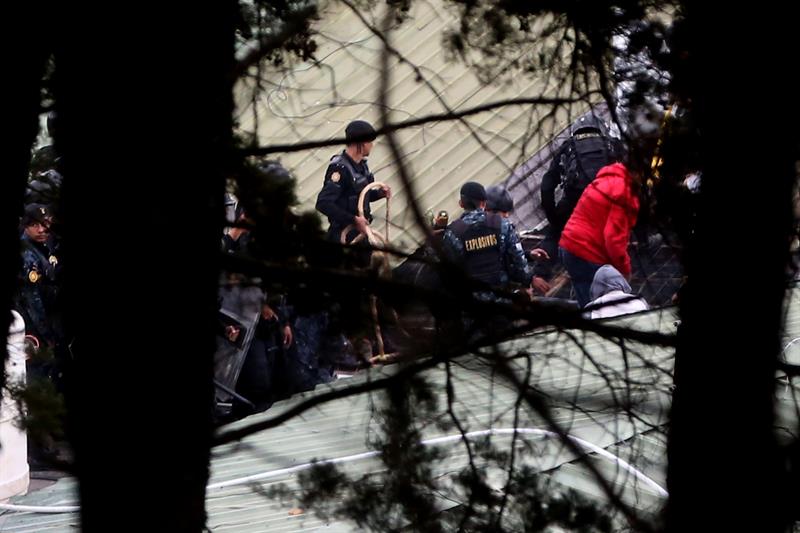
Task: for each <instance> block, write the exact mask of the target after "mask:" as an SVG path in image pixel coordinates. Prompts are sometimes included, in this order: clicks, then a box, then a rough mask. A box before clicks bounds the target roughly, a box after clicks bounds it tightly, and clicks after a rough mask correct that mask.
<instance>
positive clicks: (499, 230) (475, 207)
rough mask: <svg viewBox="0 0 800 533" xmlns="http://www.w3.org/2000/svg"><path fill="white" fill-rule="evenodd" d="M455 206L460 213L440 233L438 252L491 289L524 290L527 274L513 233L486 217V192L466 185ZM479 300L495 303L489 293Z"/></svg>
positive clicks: (477, 185)
mask: <svg viewBox="0 0 800 533" xmlns="http://www.w3.org/2000/svg"><path fill="white" fill-rule="evenodd" d="M459 204H460V205H461V207H462V208H464V213H463V214H462V215H461V217H460V218H459V219H458V220H456V221H455V222H453V223H451V224H450V225H449V226H448V227H447V230H446V231H445V232H444V236H443V238H442V248H443V251H444V253H445V254H446V256H447V258H448V259H450V260H451V261H453V262H454V263H456V264H459V265H462V266H463V267H464V270H465V271H466V273H467V275H468V276H469V277H470V278H472V279H475V280H477V281H481V282H483V283H486V284H487V285H489V286H492V287H499V288H508V287H509V284H510V283H511V282H514V283H518V284H521V285H523V286H524V287H525V288H527V287H528V286H529V285H530V283H531V277H532V276H531V272H530V270H529V268H528V261H527V259H526V258H525V252H524V251H523V249H522V243H520V241H519V237H518V236H517V233H516V232H515V231H514V229H513V227H512V226H511V224H510V223H509V222H508V220H507V219H505V218H503V217H502V216H501V215H499V214H497V213H487V212H486V211H484V208H485V207H486V190H485V189H484V188H483V185H481V184H480V183H476V182H474V181H470V182H467V183H465V184H464V185H463V186H462V187H461V199H460V201H459ZM477 295H478V296H479V297H481V298H487V299H492V300H494V299H496V298H495V297H494V296H493V295H492V293H491V292H490V291H480V292H478V293H477Z"/></svg>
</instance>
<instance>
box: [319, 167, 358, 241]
mask: <svg viewBox="0 0 800 533" xmlns="http://www.w3.org/2000/svg"><path fill="white" fill-rule="evenodd" d="M334 172H338V173H339V176H340V178H339V181H338V182H337V181H334V180H333V179H331V176H332V175H333V173H334ZM345 172H346V170H344V169H342V168H339V167H337V166H336V165H331V166H329V167H328V171H327V172H326V173H325V182H324V183H323V185H322V190H321V191H319V194H318V195H317V204H316V209H317V211H319V212H320V213H322V214H323V215H325V216H327V217H328V218H330V219H331V220H332V221H333V222H334V223H336V224H339V225H342V226H347V225H348V224H352V223H353V220H354V218H355V217H354V216H353V214H352V213H349V212H347V210H345V209H343V208H342V207H341V206H340V205H339V200H340V198H341V196H342V194H343V192H344V191H343V190H342V185H341V180H342V179H346V176H345V175H344V174H345Z"/></svg>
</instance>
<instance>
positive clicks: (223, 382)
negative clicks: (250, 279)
mask: <svg viewBox="0 0 800 533" xmlns="http://www.w3.org/2000/svg"><path fill="white" fill-rule="evenodd" d="M259 315H260V313H257V312H251V313H247V315H246V316H242V315H240V314H238V313H235V312H234V311H231V310H230V309H220V311H219V315H218V316H219V321H220V323H221V325H222V328H221V331H222V332H226V331H228V332H230V328H236V330H238V334H237V335H236V336H235V338H233V340H232V339H231V338H229V336H228V335H226V334H224V333H223V334H218V335H217V349H216V352H215V353H214V383H215V385H216V387H215V391H216V392H215V399H216V404H217V409H218V411H220V412H221V413H223V414H227V413H228V412H230V408H231V402H232V400H233V398H234V397H235V396H236V394H235V392H234V390H235V389H236V382H237V381H238V379H239V373H240V372H241V370H242V366H243V365H244V359H245V357H246V356H247V351H248V350H249V349H250V344H251V343H252V342H253V335H254V334H255V330H256V324H257V323H258V319H259Z"/></svg>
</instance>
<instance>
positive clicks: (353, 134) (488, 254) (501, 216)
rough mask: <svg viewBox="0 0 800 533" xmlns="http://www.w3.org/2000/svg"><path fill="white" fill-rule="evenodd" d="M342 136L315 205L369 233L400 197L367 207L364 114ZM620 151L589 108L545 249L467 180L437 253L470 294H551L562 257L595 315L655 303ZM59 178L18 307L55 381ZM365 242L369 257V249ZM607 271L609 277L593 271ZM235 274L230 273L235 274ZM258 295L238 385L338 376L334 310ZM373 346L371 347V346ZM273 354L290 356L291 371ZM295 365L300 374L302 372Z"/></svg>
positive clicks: (332, 226)
mask: <svg viewBox="0 0 800 533" xmlns="http://www.w3.org/2000/svg"><path fill="white" fill-rule="evenodd" d="M345 136H346V146H345V148H344V150H343V151H342V152H341V153H338V154H336V155H334V156H333V157H332V158H331V160H330V164H329V165H328V167H327V169H326V172H325V176H324V180H323V186H322V189H321V191H320V192H319V195H318V197H317V201H316V208H317V210H318V211H319V212H321V213H322V214H323V215H325V216H326V217H327V218H328V221H329V228H328V233H327V238H328V239H329V240H330V241H334V242H336V243H342V242H345V243H346V242H350V241H352V240H353V238H354V237H356V236H357V235H358V234H360V233H361V234H363V233H366V232H367V230H368V226H369V224H370V223H371V222H372V215H371V211H370V208H369V204H370V203H371V202H374V201H376V200H380V199H383V198H390V197H391V194H392V191H391V188H390V187H388V186H386V185H382V186H380V187H379V188H376V189H373V190H371V191H370V192H369V194H368V195H367V197H366V199H367V201H366V202H365V204H364V205H363V206H362V210H359V206H358V199H359V195H360V193H361V192H362V190H364V188H365V187H367V186H369V185H370V184H372V183H374V182H375V177H374V175H373V174H372V172H371V171H370V169H369V166H368V164H367V158H368V156H369V155H370V153H371V151H372V148H373V143H374V142H375V140H376V138H377V133H376V131H375V129H374V128H373V127H372V126H371V125H370V124H369V123H368V122H366V121H363V120H356V121H353V122H351V123H350V124H348V125H347V127H346V129H345ZM45 151H46V150H45ZM622 159H623V155H622V152H621V150H620V149H619V147H618V145H617V144H615V142H614V141H613V139H611V138H610V137H609V136H608V135H607V132H606V131H605V130H604V129H603V127H602V123H601V121H599V120H598V119H596V117H592V116H588V117H585V118H584V119H582V120H581V121H579V122H578V123H577V124H576V126H574V127H573V129H572V131H571V132H570V136H569V138H568V139H567V140H566V141H565V142H564V143H563V144H562V145H561V146H560V147H559V149H558V151H557V152H556V154H555V156H554V158H553V162H552V164H551V166H550V168H549V169H548V171H547V172H546V173H545V175H544V178H543V182H542V187H541V191H542V192H541V194H542V198H541V200H542V206H543V208H544V211H545V213H546V215H547V218H548V221H549V226H548V228H547V231H546V236H545V239H544V241H543V242H542V243H541V245H540V247H539V248H535V249H533V250H531V251H527V252H526V250H525V249H524V248H523V245H522V243H521V241H520V237H519V235H518V234H517V231H516V229H515V227H514V225H513V224H512V223H511V221H510V219H509V215H510V213H511V212H512V211H513V209H514V205H513V200H512V198H511V196H510V194H509V192H508V191H507V190H506V189H504V188H503V187H501V186H493V187H489V188H488V189H486V188H484V186H483V185H481V184H479V183H476V182H467V183H464V184H463V186H462V187H461V188H460V194H459V202H460V206H461V208H462V209H463V213H462V214H461V215H460V216H459V217H458V218H457V219H455V220H453V221H450V220H449V219H448V215H447V213H446V212H440V213H438V215H436V216H435V217H432V220H431V225H432V229H433V230H434V234H435V235H436V236H437V238H438V239H440V240H439V244H438V245H437V246H436V248H437V250H441V253H442V255H443V257H438V258H437V259H438V260H444V261H445V262H448V263H450V264H452V265H455V266H457V267H460V268H461V269H462V270H463V272H464V273H465V274H466V277H467V278H468V279H471V280H473V281H474V282H475V285H474V292H473V294H474V296H475V297H476V298H478V299H483V300H494V301H498V300H502V299H503V292H504V291H505V292H509V289H512V288H517V289H518V292H520V290H521V291H522V292H525V293H527V294H528V295H529V296H531V297H533V296H544V295H547V294H548V292H549V291H550V288H551V286H550V283H551V280H552V275H553V267H554V265H558V264H559V263H560V262H563V265H564V266H565V267H566V269H567V271H568V272H569V274H570V277H571V278H572V282H573V286H574V289H575V295H576V297H577V300H578V304H579V305H580V306H581V307H586V308H587V309H588V311H587V316H591V317H596V316H610V315H612V314H613V313H611V312H600V313H597V312H595V313H594V314H592V311H593V309H592V307H591V306H592V303H591V300H595V301H602V302H603V303H604V305H605V306H606V307H608V306H609V304H610V303H611V304H613V303H614V301H615V300H618V301H619V302H620V306H622V307H621V308H623V307H624V311H623V312H630V311H635V310H639V309H645V308H646V307H647V304H646V303H645V302H643V301H640V302H639V303H638V304H636V303H634V304H631V303H630V302H631V301H633V300H635V299H634V298H632V297H631V295H630V292H631V290H630V285H629V284H628V282H627V279H628V278H629V277H630V258H629V257H627V250H626V247H627V242H628V238H629V235H630V230H631V228H632V226H633V223H635V220H636V211H637V209H638V203H637V200H636V194H635V193H636V190H635V181H636V179H635V177H634V172H632V171H631V170H630V169H629V168H628V167H627V166H626V165H625V164H623V163H621V162H620V161H621V160H622ZM281 168H282V167H281ZM284 171H285V170H284ZM54 176H55V178H58V180H57V181H58V183H60V174H59V173H58V171H57V169H56V168H55V167H53V166H52V165H51V168H44V169H41V170H39V171H38V172H37V174H36V176H35V179H33V180H31V183H30V184H29V188H28V202H29V203H28V205H26V207H25V210H24V216H23V217H22V220H21V227H20V240H21V254H22V266H21V270H20V275H19V283H18V290H17V293H16V296H15V309H16V310H17V311H18V312H19V313H20V314H21V315H22V317H23V319H24V321H25V324H26V333H27V334H28V336H29V338H30V340H31V342H32V343H33V344H35V345H36V346H39V347H40V348H41V347H45V348H47V349H49V351H51V352H52V353H53V354H54V355H55V357H53V358H51V359H50V361H49V362H48V363H45V364H41V365H39V366H36V365H34V368H33V369H32V370H33V373H34V374H39V375H41V376H44V377H47V378H49V379H52V380H54V381H55V382H58V380H59V379H60V372H61V369H60V364H59V360H60V359H63V357H64V356H63V354H64V353H65V347H64V333H63V330H62V327H61V318H60V315H59V304H58V285H59V269H60V265H59V260H58V255H59V252H58V240H57V238H56V236H55V234H54V233H53V231H51V230H52V227H51V226H52V224H53V215H52V213H51V210H50V207H49V206H48V205H47V198H46V197H45V196H42V194H43V193H47V192H48V191H50V190H51V189H53V188H56V189H57V185H58V183H55V184H51V183H50V182H51V181H53V178H54ZM246 221H247V218H246V214H245V213H244V212H243V210H242V209H241V207H239V206H236V208H235V214H234V215H233V216H232V219H231V222H233V223H234V224H233V227H231V228H229V229H228V230H227V232H226V234H225V235H224V236H223V239H222V250H223V251H225V252H228V253H246V252H247V248H248V245H249V239H250V237H251V236H250V235H249V232H248V230H247V229H246V228H245V227H243V226H242V225H238V227H237V224H235V223H242V222H246ZM244 226H246V224H244ZM429 244H430V243H429ZM363 251H364V253H365V254H366V255H367V257H368V256H369V253H370V252H369V247H368V246H365V247H364V250H363ZM428 257H431V254H428ZM531 263H533V264H531ZM363 264H367V263H366V262H365V263H363ZM598 272H599V278H601V279H599V280H595V277H597V276H598ZM230 281H231V279H230V278H229V279H228V280H227V282H230ZM234 281H235V280H234ZM595 281H597V283H595V284H594V285H593V283H594V282H595ZM227 282H226V283H223V288H222V289H221V295H220V300H221V305H222V304H223V303H222V301H223V300H224V299H225V298H229V299H230V298H232V297H231V295H230V294H224V292H225V290H226V289H225V286H227V287H230V286H236V285H237V284H236V283H235V282H234V283H232V284H231V283H227ZM233 298H234V299H238V300H239V301H240V303H241V301H246V300H247V298H249V297H245V296H243V295H242V294H237V295H236V296H235V297H233ZM251 299H252V301H253V302H256V303H255V304H254V305H255V306H256V307H257V309H256V310H255V313H256V314H257V315H258V322H257V328H256V332H255V335H254V338H253V340H252V342H251V343H250V347H249V348H248V353H247V357H246V358H245V360H244V361H243V366H242V369H241V373H240V376H239V380H238V383H237V384H236V391H237V392H238V393H240V394H241V395H242V396H243V397H249V398H252V399H253V400H254V401H252V402H251V407H252V408H255V409H256V410H262V409H265V408H266V407H268V406H269V405H270V404H271V403H272V401H274V400H275V399H277V398H279V397H283V396H286V395H287V394H289V393H291V392H294V391H296V390H308V389H309V388H312V387H313V386H314V385H315V384H316V383H319V382H322V381H327V380H330V379H332V372H333V369H334V367H335V366H336V361H337V360H336V358H335V357H334V358H328V359H327V362H326V363H325V364H323V363H322V362H321V361H322V359H324V358H321V357H320V355H321V354H322V353H323V352H325V351H334V352H339V353H342V352H345V351H347V350H348V349H349V350H350V351H352V350H353V346H352V343H350V346H349V347H348V339H346V338H343V337H342V336H341V335H338V334H331V333H330V328H329V324H330V322H331V316H330V315H326V314H324V313H323V314H318V315H315V316H297V315H292V313H291V311H290V307H291V306H287V304H286V302H285V299H284V298H283V296H282V295H278V296H277V297H273V298H268V296H267V295H266V293H264V292H263V291H262V292H261V293H259V294H256V295H255V296H254V297H252V298H251ZM239 311H242V309H239ZM242 312H243V311H242ZM238 333H239V332H238V331H237V328H235V327H230V326H227V327H226V328H225V329H224V332H223V333H221V336H222V337H223V338H227V339H228V340H229V341H231V342H233V341H235V340H236V338H237V335H238ZM45 351H47V350H45ZM365 351H366V352H367V355H369V352H370V350H369V349H366V350H365ZM276 354H282V357H281V360H282V361H283V363H282V365H283V367H282V369H281V368H279V367H281V364H279V363H278V360H277V359H276V357H277V355H276ZM287 354H288V355H287ZM293 369H294V370H293ZM298 369H299V370H298ZM282 372H283V373H286V372H289V373H291V372H294V373H295V374H296V376H295V378H293V379H289V380H288V381H298V380H300V381H303V384H302V385H301V386H299V387H295V388H291V387H289V388H286V387H284V388H285V389H286V390H285V391H284V393H283V394H276V392H275V390H276V388H279V387H278V386H279V385H280V384H281V383H283V384H284V385H285V384H286V382H287V380H286V379H276V378H275V376H278V375H280V374H281V373H282ZM298 372H299V373H300V374H302V375H299V377H298V375H297V374H298Z"/></svg>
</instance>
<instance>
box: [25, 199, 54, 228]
mask: <svg viewBox="0 0 800 533" xmlns="http://www.w3.org/2000/svg"><path fill="white" fill-rule="evenodd" d="M52 217H53V215H52V213H51V212H50V208H49V207H47V206H46V205H44V204H28V205H26V206H25V214H24V215H22V225H23V226H30V225H31V224H33V223H34V222H39V223H40V224H45V223H48V222H50V219H51V218H52Z"/></svg>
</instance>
